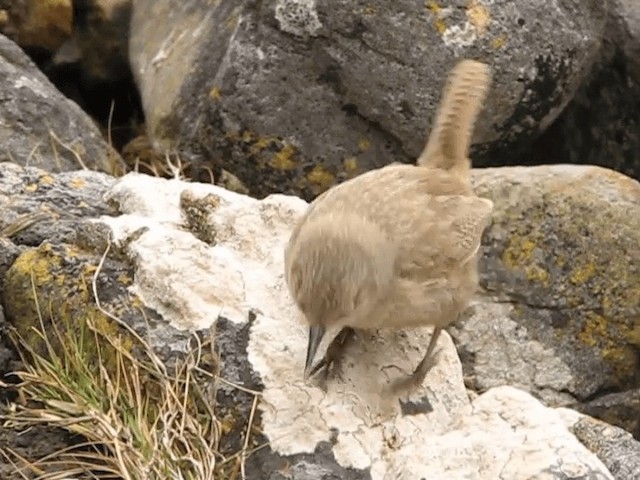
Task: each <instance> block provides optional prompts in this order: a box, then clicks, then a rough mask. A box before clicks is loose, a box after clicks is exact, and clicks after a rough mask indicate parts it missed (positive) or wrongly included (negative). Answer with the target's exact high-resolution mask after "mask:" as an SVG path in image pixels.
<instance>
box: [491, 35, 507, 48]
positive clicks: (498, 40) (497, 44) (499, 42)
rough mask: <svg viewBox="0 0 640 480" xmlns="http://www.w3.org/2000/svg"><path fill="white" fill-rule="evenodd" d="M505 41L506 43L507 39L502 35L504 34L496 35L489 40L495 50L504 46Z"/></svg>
mask: <svg viewBox="0 0 640 480" xmlns="http://www.w3.org/2000/svg"><path fill="white" fill-rule="evenodd" d="M506 43H507V39H506V38H505V37H504V35H500V36H498V37H495V38H494V39H493V40H491V46H492V47H493V48H495V49H496V50H498V49H500V48H502V47H504V45H505V44H506Z"/></svg>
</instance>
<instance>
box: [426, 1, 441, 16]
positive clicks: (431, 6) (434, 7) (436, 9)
mask: <svg viewBox="0 0 640 480" xmlns="http://www.w3.org/2000/svg"><path fill="white" fill-rule="evenodd" d="M426 7H427V10H429V11H430V12H431V13H433V14H434V15H438V14H439V13H440V12H441V11H442V7H441V6H440V5H438V2H436V1H435V0H428V1H427V2H426Z"/></svg>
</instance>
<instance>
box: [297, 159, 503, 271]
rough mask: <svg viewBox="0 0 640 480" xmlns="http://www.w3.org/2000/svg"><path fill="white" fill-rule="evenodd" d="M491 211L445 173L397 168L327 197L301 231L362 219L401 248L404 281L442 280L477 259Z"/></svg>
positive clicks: (364, 178)
mask: <svg viewBox="0 0 640 480" xmlns="http://www.w3.org/2000/svg"><path fill="white" fill-rule="evenodd" d="M491 207H492V204H491V202H490V201H489V200H485V199H480V198H477V197H475V196H473V192H472V191H471V189H470V188H469V186H468V184H467V183H465V182H464V181H462V180H461V179H459V178H457V177H456V176H455V175H451V174H449V173H448V172H446V171H444V170H440V169H428V168H424V167H415V166H411V165H392V166H388V167H384V168H381V169H377V170H374V171H370V172H367V173H365V174H362V175H360V176H359V177H357V178H355V179H352V180H350V181H347V182H345V183H343V184H341V185H338V186H336V187H334V188H333V189H331V190H329V191H327V192H325V194H323V195H322V196H320V197H318V199H316V201H314V202H313V204H312V206H311V208H310V209H309V211H308V213H307V215H306V216H305V218H304V220H303V221H302V222H301V224H300V225H299V228H305V224H306V223H307V222H313V221H316V220H318V219H319V218H320V217H324V216H330V217H331V218H332V221H333V223H334V225H335V228H342V226H341V222H346V221H348V219H349V217H351V216H353V215H357V216H358V217H361V218H364V219H366V220H367V221H370V222H372V223H373V224H375V225H376V226H377V227H378V228H379V230H380V232H381V234H383V235H385V236H387V238H388V239H389V240H390V241H391V242H392V243H393V244H394V245H395V246H396V249H397V252H398V253H397V255H398V257H397V265H398V268H399V269H400V270H401V273H402V275H404V276H408V277H412V276H417V278H437V277H441V276H446V275H447V274H448V273H449V272H451V271H452V270H455V269H456V268H458V267H459V266H460V265H463V264H464V263H466V262H467V261H468V260H469V259H470V258H471V257H472V255H473V254H475V252H476V251H477V248H478V246H479V244H480V235H481V232H482V229H483V228H484V226H485V225H486V222H487V220H488V218H489V215H490V213H491ZM385 254H388V252H380V255H385Z"/></svg>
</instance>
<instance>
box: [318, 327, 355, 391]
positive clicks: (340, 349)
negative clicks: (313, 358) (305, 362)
mask: <svg viewBox="0 0 640 480" xmlns="http://www.w3.org/2000/svg"><path fill="white" fill-rule="evenodd" d="M354 333H355V332H354V330H353V328H350V327H344V328H343V329H342V330H340V332H339V333H338V335H336V337H335V338H334V339H333V340H332V341H331V343H330V344H329V346H328V347H327V353H325V355H324V357H322V360H320V361H319V362H318V363H317V364H316V366H315V367H313V368H312V369H311V370H310V371H309V376H310V377H311V376H313V375H315V374H316V373H317V372H319V371H320V370H321V369H324V373H323V380H324V381H326V379H327V377H328V376H329V370H330V369H331V367H332V366H333V367H334V369H337V370H339V369H340V364H341V362H342V360H343V357H344V350H345V347H346V346H347V345H348V344H349V342H350V341H351V340H352V339H353V336H354Z"/></svg>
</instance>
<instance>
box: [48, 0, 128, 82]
mask: <svg viewBox="0 0 640 480" xmlns="http://www.w3.org/2000/svg"><path fill="white" fill-rule="evenodd" d="M73 9H74V30H73V35H72V36H71V38H69V40H68V41H67V43H66V44H65V45H63V46H62V47H61V48H60V50H59V51H58V52H57V54H56V56H55V57H54V59H53V61H54V63H57V64H62V63H67V62H68V63H75V62H80V63H81V64H82V67H81V68H82V70H83V78H84V80H85V81H86V82H91V83H99V84H109V83H117V82H121V81H122V80H128V79H129V77H130V76H131V70H130V68H129V54H128V46H129V42H128V40H129V22H130V19H131V0H75V1H74V4H73Z"/></svg>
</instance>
